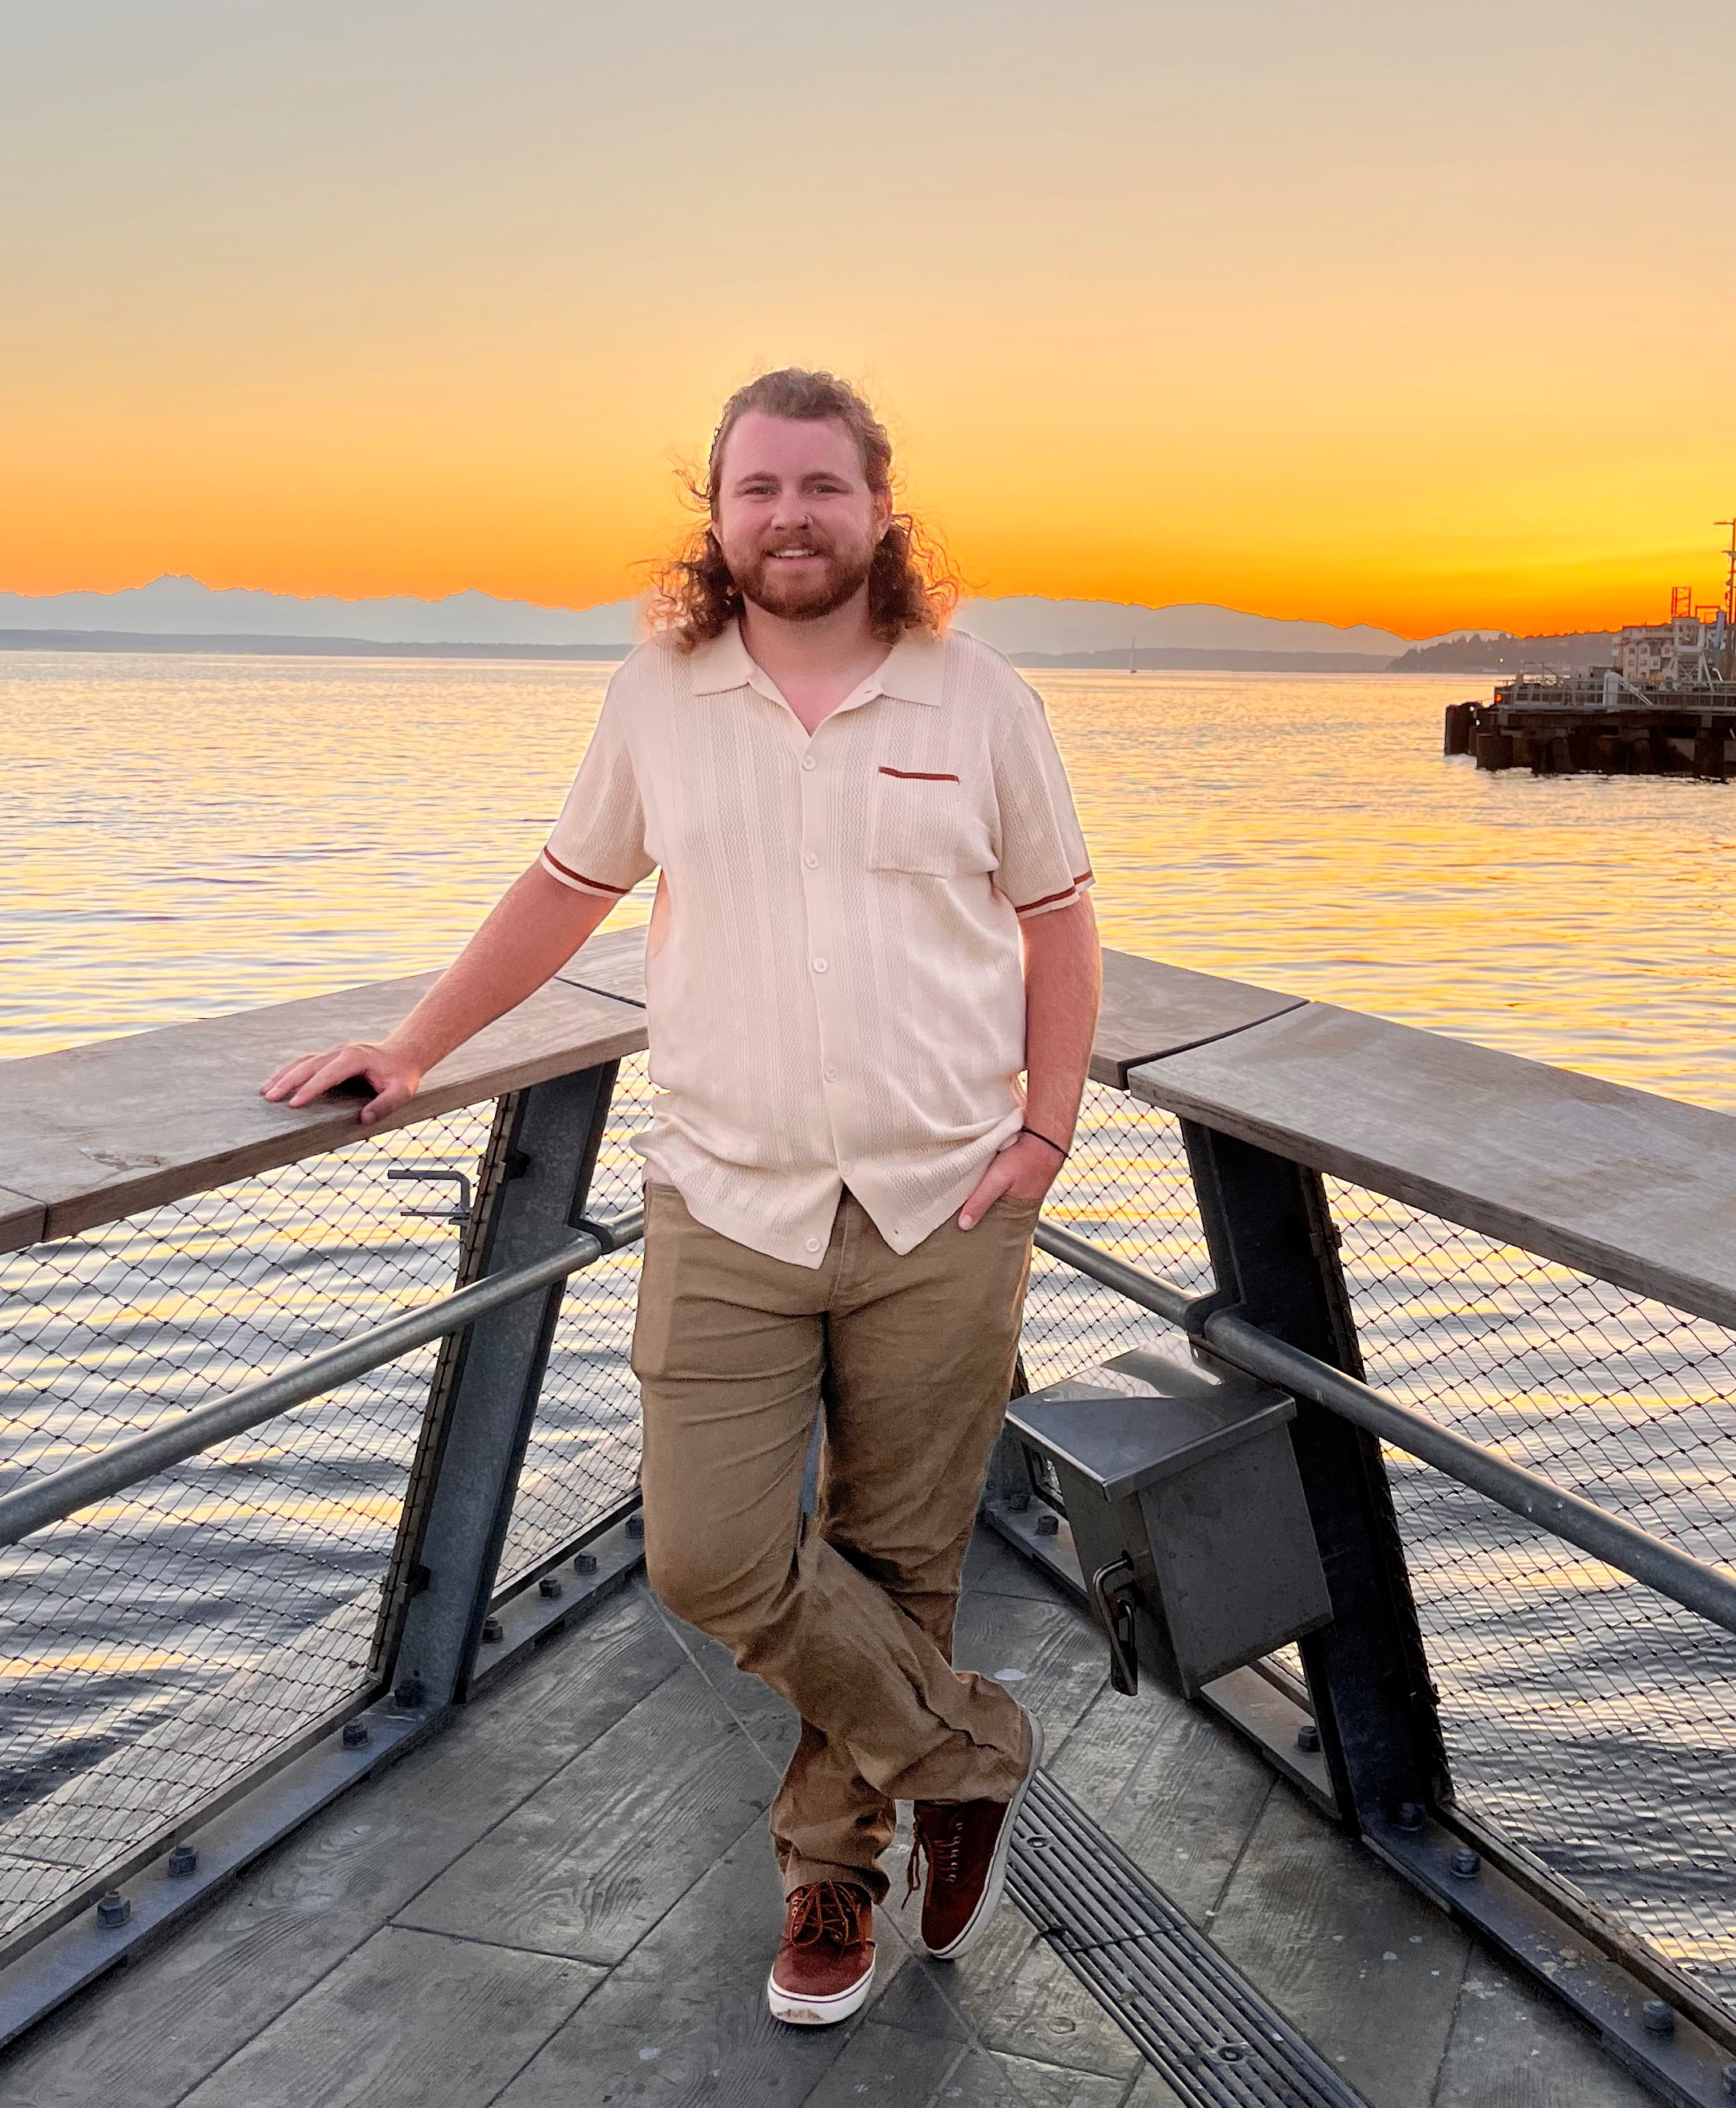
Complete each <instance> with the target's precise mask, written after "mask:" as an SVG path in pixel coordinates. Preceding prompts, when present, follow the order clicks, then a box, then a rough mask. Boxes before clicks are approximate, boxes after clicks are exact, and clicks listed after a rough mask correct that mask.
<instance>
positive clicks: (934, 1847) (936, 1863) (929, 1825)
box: [904, 1812, 965, 1903]
mask: <svg viewBox="0 0 1736 2108" xmlns="http://www.w3.org/2000/svg"><path fill="white" fill-rule="evenodd" d="M964 1844H965V1825H964V1821H963V1818H962V1817H960V1816H958V1815H951V1816H940V1815H930V1814H929V1813H926V1812H924V1813H922V1814H920V1815H919V1816H918V1817H916V1820H915V1824H914V1825H913V1834H912V1836H911V1856H910V1862H909V1864H908V1865H907V1867H906V1869H905V1875H904V1900H905V1901H906V1903H908V1902H909V1901H910V1899H911V1897H912V1896H913V1895H915V1893H916V1891H917V1890H918V1889H919V1888H920V1886H921V1885H922V1870H923V1866H924V1862H926V1863H927V1867H928V1871H929V1876H930V1878H931V1879H932V1880H933V1881H934V1883H935V1884H936V1885H937V1886H938V1887H942V1888H944V1887H947V1886H948V1885H950V1884H951V1883H953V1882H955V1881H957V1880H958V1878H959V1854H960V1851H961V1850H962V1849H964Z"/></svg>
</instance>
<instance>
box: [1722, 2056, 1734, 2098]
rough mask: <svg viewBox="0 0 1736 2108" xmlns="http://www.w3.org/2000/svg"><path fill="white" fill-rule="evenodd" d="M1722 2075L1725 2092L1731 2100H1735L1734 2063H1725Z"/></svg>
mask: <svg viewBox="0 0 1736 2108" xmlns="http://www.w3.org/2000/svg"><path fill="white" fill-rule="evenodd" d="M1722 2077H1723V2079H1724V2090H1725V2092H1726V2093H1728V2094H1729V2097H1730V2098H1731V2099H1732V2100H1733V2101H1736V2064H1727V2065H1725V2067H1724V2071H1723V2074H1722Z"/></svg>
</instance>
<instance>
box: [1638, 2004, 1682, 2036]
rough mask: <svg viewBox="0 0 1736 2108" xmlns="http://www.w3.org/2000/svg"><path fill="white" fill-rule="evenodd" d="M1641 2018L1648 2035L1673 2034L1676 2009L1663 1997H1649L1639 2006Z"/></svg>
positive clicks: (1641, 2023)
mask: <svg viewBox="0 0 1736 2108" xmlns="http://www.w3.org/2000/svg"><path fill="white" fill-rule="evenodd" d="M1639 2020H1640V2025H1641V2026H1642V2027H1644V2029H1645V2031H1646V2033H1647V2034H1648V2035H1673V2034H1675V2008H1674V2007H1672V2006H1671V2004H1670V2003H1669V2002H1668V2001H1667V2000H1666V1999H1663V1998H1648V1999H1647V2000H1646V2002H1645V2003H1644V2005H1643V2006H1642V2007H1640V2008H1639Z"/></svg>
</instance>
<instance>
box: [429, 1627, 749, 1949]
mask: <svg viewBox="0 0 1736 2108" xmlns="http://www.w3.org/2000/svg"><path fill="white" fill-rule="evenodd" d="M776 1783H777V1782H776V1778H775V1777H774V1776H773V1775H772V1773H771V1769H770V1768H769V1767H768V1766H767V1764H766V1763H765V1761H764V1759H763V1757H762V1754H761V1753H760V1752H759V1750H758V1749H757V1747H756V1745H754V1744H753V1741H751V1740H750V1739H749V1736H746V1735H745V1734H744V1733H743V1732H742V1731H741V1730H740V1727H737V1726H736V1725H735V1723H734V1722H733V1721H731V1720H730V1719H729V1718H728V1717H727V1716H726V1714H724V1713H723V1711H722V1708H721V1707H719V1705H717V1701H716V1700H715V1698H714V1697H713V1696H712V1694H711V1692H710V1691H709V1690H708V1687H707V1686H706V1684H705V1682H704V1679H703V1678H701V1677H700V1676H699V1673H698V1671H697V1670H695V1669H693V1668H692V1667H691V1665H690V1664H686V1665H684V1666H683V1667H682V1668H681V1669H678V1670H677V1672H676V1673H675V1674H674V1675H673V1676H672V1677H670V1678H668V1680H667V1681H666V1682H663V1683H660V1684H659V1686H658V1687H657V1688H656V1689H655V1690H654V1691H652V1692H651V1693H650V1696H647V1697H645V1698H643V1699H641V1700H640V1702H639V1704H638V1705H636V1706H635V1707H634V1708H633V1709H632V1712H631V1713H629V1714H627V1715H626V1716H625V1717H624V1718H623V1719H620V1720H618V1721H617V1722H616V1723H615V1725H614V1727H610V1728H609V1730H608V1732H606V1733H605V1734H603V1735H601V1736H598V1738H597V1740H596V1741H595V1742H593V1743H592V1744H591V1745H590V1746H589V1748H587V1750H584V1751H583V1752H582V1754H580V1755H579V1756H578V1757H576V1758H574V1759H573V1761H572V1762H571V1763H569V1764H567V1765H565V1766H564V1767H563V1768H561V1770H560V1771H559V1772H556V1773H555V1776H554V1777H552V1778H551V1780H550V1781H548V1783H547V1784H546V1786H542V1787H540V1788H539V1789H538V1790H537V1792H535V1793H534V1794H533V1795H531V1796H530V1797H529V1798H528V1799H527V1800H524V1801H523V1802H521V1803H520V1804H519V1806H518V1807H517V1808H515V1809H514V1810H513V1811H512V1813H510V1815H508V1816H506V1818H505V1819H504V1820H503V1821H502V1822H500V1823H498V1824H497V1826H495V1828H494V1829H492V1831H490V1832H489V1833H488V1837H487V1838H486V1839H485V1840H483V1843H482V1844H479V1845H478V1846H477V1847H475V1848H474V1849H472V1850H470V1851H469V1852H467V1853H465V1854H464V1856H463V1857H462V1858H460V1859H459V1860H457V1861H456V1863H455V1864H453V1865H452V1867H448V1868H447V1871H446V1872H444V1873H443V1874H442V1875H441V1876H439V1878H438V1880H437V1881H434V1882H433V1883H432V1884H431V1885H430V1886H429V1887H428V1888H427V1889H426V1890H425V1891H424V1892H423V1893H422V1894H421V1895H420V1896H418V1897H417V1898H416V1901H415V1902H414V1903H412V1904H411V1905H410V1906H409V1907H408V1908H407V1909H406V1910H404V1911H403V1912H400V1913H399V1914H398V1919H397V1922H398V1923H399V1924H402V1925H409V1926H416V1927H418V1928H420V1929H421V1930H423V1931H425V1932H447V1933H455V1934H457V1935H461V1936H463V1937H465V1938H469V1939H489V1940H495V1941H498V1942H499V1943H501V1944H503V1945H506V1946H515V1947H525V1948H536V1949H537V1950H539V1951H540V1952H542V1953H546V1954H567V1955H571V1956H572V1957H573V1958H574V1959H575V1960H579V1961H587V1962H602V1963H605V1964H609V1963H614V1962H618V1961H619V1960H620V1959H621V1957H623V1955H625V1954H627V1953H629V1952H630V1951H631V1950H632V1948H633V1947H634V1946H635V1945H636V1944H637V1943H638V1941H640V1940H641V1939H643V1938H644V1936H645V1934H646V1933H647V1932H648V1931H649V1930H650V1928H651V1927H652V1926H654V1925H655V1924H656V1923H657V1921H658V1920H659V1918H661V1917H663V1914H664V1913H665V1912H667V1911H668V1909H669V1908H671V1906H672V1904H673V1903H676V1902H677V1899H679V1898H680V1897H681V1896H682V1895H683V1894H685V1893H686V1890H688V1889H690V1887H691V1886H692V1885H693V1884H694V1883H695V1881H698V1880H699V1877H700V1876H701V1875H702V1874H703V1873H704V1871H705V1869H706V1868H707V1867H709V1866H710V1865H711V1864H712V1863H713V1861H714V1860H715V1859H716V1858H717V1857H718V1855H719V1854H721V1853H722V1852H724V1851H726V1850H727V1849H729V1847H730V1846H731V1844H733V1843H734V1842H735V1840H736V1839H737V1838H738V1837H740V1835H741V1834H742V1832H743V1831H744V1830H746V1829H747V1828H749V1826H753V1828H754V1829H755V1830H756V1831H758V1829H759V1826H760V1825H759V1818H760V1817H762V1815H763V1813H764V1812H765V1810H766V1808H767V1806H768V1805H769V1804H770V1802H771V1796H772V1794H773V1792H774V1791H775V1790H776Z"/></svg>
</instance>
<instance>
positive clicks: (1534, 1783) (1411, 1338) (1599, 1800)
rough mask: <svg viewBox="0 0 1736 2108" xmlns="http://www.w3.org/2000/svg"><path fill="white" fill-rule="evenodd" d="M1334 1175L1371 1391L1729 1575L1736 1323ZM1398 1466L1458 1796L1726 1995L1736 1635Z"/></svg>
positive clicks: (1496, 1510)
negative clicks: (1708, 1318) (1597, 1276)
mask: <svg viewBox="0 0 1736 2108" xmlns="http://www.w3.org/2000/svg"><path fill="white" fill-rule="evenodd" d="M1329 1193H1330V1198H1331V1201H1332V1205H1333V1214H1334V1218H1335V1219H1336V1221H1337V1223H1338V1228H1339V1231H1340V1232H1341V1234H1342V1239H1343V1243H1342V1250H1341V1254H1340V1255H1341V1258H1342V1262H1343V1266H1344V1271H1345V1276H1346V1279H1347V1282H1348V1285H1349V1288H1350V1292H1351V1302H1352V1304H1353V1307H1354V1308H1355V1311H1356V1323H1357V1329H1358V1331H1359V1334H1360V1339H1361V1344H1362V1353H1363V1358H1364V1362H1365V1367H1366V1369H1367V1372H1368V1378H1369V1381H1370V1382H1371V1383H1373V1384H1374V1385H1377V1386H1378V1388H1379V1389H1381V1390H1384V1391H1386V1392H1387V1393H1389V1394H1391V1395H1392V1397H1394V1398H1396V1399H1400V1400H1401V1401H1402V1402H1403V1403H1405V1404H1407V1405H1410V1406H1411V1407H1413V1408H1415V1409H1416V1410H1417V1411H1419V1412H1426V1413H1428V1415H1429V1416H1430V1417H1432V1418H1434V1419H1437V1420H1439V1421H1442V1422H1443V1423H1444V1424H1446V1425H1448V1426H1452V1427H1454V1428H1455V1429H1456V1430H1458V1431H1459V1433H1461V1434H1464V1435H1468V1436H1469V1437H1470V1438H1471V1439H1473V1440H1474V1441H1477V1442H1479V1443H1481V1444H1483V1445H1484V1446H1485V1447H1486V1448H1491V1449H1494V1450H1495V1451H1497V1452H1498V1453H1500V1454H1501V1455H1502V1456H1504V1457H1510V1458H1511V1459H1512V1460H1513V1462H1516V1463H1519V1464H1523V1465H1526V1466H1528V1467H1530V1468H1531V1469H1532V1470H1535V1471H1539V1472H1540V1473H1542V1474H1543V1475H1544V1476H1545V1477H1547V1478H1549V1479H1551V1480H1554V1481H1555V1483H1556V1484H1559V1485H1562V1486H1564V1487H1566V1488H1567V1489H1570V1490H1572V1492H1575V1493H1580V1494H1582V1495H1584V1496H1585V1498H1588V1499H1590V1500H1594V1501H1595V1502H1597V1503H1598V1504H1599V1506H1600V1507H1606V1508H1608V1509H1610V1510H1611V1511H1613V1512H1614V1513H1616V1514H1618V1515H1621V1516H1624V1517H1625V1518H1626V1520H1629V1521H1630V1522H1633V1523H1635V1524H1637V1525H1639V1526H1640V1527H1641V1528H1642V1529H1647V1530H1649V1531H1650V1532H1652V1533H1653V1534H1654V1535H1655V1536H1657V1537H1661V1538H1665V1539H1666V1540H1667V1541H1668V1542H1670V1543H1672V1544H1675V1545H1677V1546H1679V1547H1680V1548H1681V1549H1682V1550H1683V1551H1684V1552H1691V1553H1693V1555H1694V1556H1696V1557H1698V1558H1701V1559H1704V1560H1708V1561H1713V1562H1715V1563H1719V1564H1722V1565H1725V1567H1726V1568H1727V1569H1730V1570H1736V1411H1733V1405H1732V1401H1733V1399H1736V1333H1732V1332H1730V1331H1727V1330H1725V1328H1724V1327H1720V1326H1717V1325H1713V1324H1709V1323H1707V1322H1705V1321H1703V1320H1702V1319H1699V1318H1695V1317H1685V1316H1684V1315H1683V1314H1682V1313H1680V1312H1679V1311H1675V1310H1672V1309H1670V1308H1667V1307H1666V1306H1665V1305H1664V1304H1660V1303H1656V1302H1653V1301H1651V1300H1649V1299H1647V1298H1645V1297H1644V1296H1640V1295H1633V1294H1630V1292H1629V1291H1627V1290H1624V1289H1620V1288H1615V1287H1612V1286H1609V1285H1608V1283H1607V1282H1604V1281H1595V1280H1593V1279H1591V1278H1590V1277H1588V1276H1586V1275H1584V1274H1581V1273H1577V1272H1574V1271H1573V1270H1572V1268H1567V1267H1564V1266H1560V1265H1557V1264H1555V1263H1553V1262H1551V1261H1549V1260H1547V1259H1538V1258H1536V1257H1534V1256H1533V1255H1532V1254H1530V1253H1528V1252H1525V1251H1521V1250H1516V1249H1515V1248H1513V1246H1511V1245H1501V1244H1498V1243H1496V1242H1495V1241H1493V1240H1491V1239H1490V1238H1487V1237H1485V1236H1481V1235H1479V1234H1478V1233H1477V1232H1476V1231H1473V1230H1467V1229H1461V1228H1459V1227H1457V1226H1456V1225H1455V1224H1453V1223H1446V1222H1443V1221H1441V1219H1439V1218H1437V1217H1434V1216H1430V1215H1426V1214H1421V1213H1419V1211H1418V1210H1416V1209H1412V1208H1410V1207H1407V1206H1405V1205H1404V1204H1402V1203H1401V1202H1399V1201H1396V1200H1387V1199H1385V1198H1383V1196H1379V1195H1377V1194H1374V1193H1370V1192H1368V1191H1364V1190H1362V1189H1360V1188H1359V1187H1351V1186H1347V1185H1344V1184H1342V1183H1341V1182H1338V1181H1330V1182H1329ZM1387 1462H1388V1468H1389V1471H1390V1474H1391V1476H1392V1483H1393V1492H1394V1498H1395V1502H1396V1507H1397V1510H1398V1516H1399V1522H1400V1527H1401V1532H1402V1534H1403V1536H1404V1540H1405V1552H1406V1557H1407V1560H1408V1562H1409V1565H1410V1577H1411V1582H1412V1586H1413V1588H1414V1592H1415V1596H1416V1601H1417V1609H1418V1614H1419V1618H1420V1619H1421V1622H1422V1626H1423V1635H1424V1638H1425V1640H1426V1642H1427V1644H1428V1655H1429V1660H1430V1664H1431V1666H1432V1673H1433V1677H1434V1680H1435V1682H1436V1684H1437V1687H1438V1688H1439V1691H1440V1694H1441V1721H1442V1726H1443V1728H1444V1730H1445V1732H1446V1741H1447V1747H1448V1752H1449V1755H1450V1760H1451V1763H1452V1767H1453V1776H1454V1780H1455V1790H1456V1792H1457V1794H1458V1797H1459V1799H1460V1801H1461V1802H1462V1803H1463V1804H1464V1805H1465V1807H1466V1808H1468V1810H1471V1811H1474V1812H1475V1813H1478V1814H1480V1815H1482V1816H1485V1817H1487V1818H1489V1819H1490V1820H1491V1822H1494V1823H1495V1824H1497V1825H1498V1826H1500V1828H1501V1830H1502V1831H1504V1833H1506V1834H1507V1835H1509V1836H1510V1837H1511V1838H1513V1840H1515V1841H1516V1842H1518V1844H1520V1845H1522V1847H1525V1848H1527V1849H1529V1851H1530V1852H1531V1853H1532V1854H1535V1855H1536V1857H1537V1858H1540V1859H1541V1860H1542V1861H1543V1863H1545V1865H1546V1866H1548V1867H1551V1868H1553V1869H1554V1871H1555V1872H1558V1874H1560V1875H1562V1876H1565V1877H1566V1878H1567V1880H1568V1881H1571V1882H1572V1883H1573V1884H1574V1885H1576V1887H1577V1888H1579V1889H1580V1890H1581V1891H1582V1892H1583V1893H1584V1894H1585V1895H1587V1896H1588V1897H1590V1899H1592V1900H1593V1901H1594V1903H1599V1904H1600V1905H1602V1906H1603V1907H1604V1908H1606V1909H1607V1910H1608V1911H1609V1912H1612V1914H1613V1915H1615V1916H1616V1917H1618V1918H1620V1919H1621V1920H1622V1921H1625V1922H1626V1924H1627V1925H1628V1926H1630V1927H1631V1928H1632V1929H1633V1930H1635V1931H1637V1932H1639V1933H1640V1934H1641V1935H1643V1936H1644V1937H1645V1938H1646V1939H1648V1940H1649V1941H1650V1942H1651V1944H1653V1946H1654V1947H1656V1948H1658V1949H1659V1951H1660V1952H1662V1953H1664V1954H1666V1956H1668V1957H1670V1958H1671V1960H1672V1961H1674V1962H1676V1963H1677V1964H1678V1965H1679V1966H1681V1967H1682V1968H1683V1969H1684V1970H1685V1971H1688V1972H1689V1973H1690V1974H1691V1975H1694V1976H1695V1977H1697V1978H1698V1979H1699V1980H1701V1981H1702V1984H1704V1986H1705V1987H1706V1989H1707V1990H1708V1991H1709V1992H1711V1993H1712V1994H1713V1995H1715V1996H1717V1997H1720V1998H1722V1999H1723V2000H1724V2001H1725V2002H1726V2003H1728V2004H1729V2005H1731V2006H1732V2007H1733V2009H1736V1637H1732V1636H1731V1635H1729V1633H1725V1632H1722V1631H1721V1630H1720V1628H1718V1627H1716V1626H1715V1625H1711V1624H1707V1623H1706V1622H1705V1621H1704V1620H1703V1619H1698V1618H1696V1617H1693V1615H1690V1614H1689V1612H1687V1611H1685V1610H1680V1609H1678V1608H1677V1607H1676V1606H1675V1605H1674V1604H1673V1603H1671V1602H1670V1601H1668V1599H1667V1598H1666V1597H1662V1596H1659V1595H1657V1594H1655V1593H1654V1592H1653V1591H1652V1590H1650V1589H1648V1588H1642V1587H1641V1586H1640V1585H1639V1583H1637V1582H1633V1581H1630V1580H1629V1579H1627V1578H1626V1576H1625V1575H1622V1574H1617V1573H1616V1572H1615V1571H1613V1570H1612V1569H1611V1568H1609V1567H1607V1566H1603V1565H1600V1564H1599V1562H1597V1561H1594V1560H1592V1559H1590V1558H1589V1557H1587V1556H1585V1555H1584V1554H1583V1553H1581V1552H1578V1551H1577V1550H1576V1548H1575V1547H1572V1546H1571V1545H1567V1544H1563V1543H1562V1542H1561V1541H1560V1539H1558V1538H1554V1537H1551V1536H1549V1534H1547V1533H1546V1532H1545V1531H1543V1530H1541V1529H1538V1528H1536V1526H1535V1525H1531V1524H1529V1523H1527V1522H1525V1521H1524V1520H1522V1519H1521V1518H1520V1517H1518V1516H1514V1515H1512V1514H1510V1513H1509V1511H1507V1510H1506V1509H1504V1508H1502V1507H1497V1506H1496V1505H1495V1503H1494V1502H1491V1501H1488V1500H1486V1499H1485V1498H1483V1497H1482V1495H1480V1494H1477V1493H1472V1492H1471V1491H1469V1490H1468V1489H1467V1488H1465V1487H1463V1486H1460V1485H1459V1484H1457V1483H1456V1482H1455V1480H1451V1479H1449V1478H1447V1477H1446V1476H1445V1475H1442V1474H1441V1473H1440V1472H1437V1471H1432V1470H1431V1469H1430V1468H1429V1467H1428V1466H1426V1465H1423V1464H1419V1463H1417V1462H1414V1460H1413V1459H1411V1458H1409V1457H1404V1456H1401V1455H1399V1454H1396V1453H1388V1459H1387Z"/></svg>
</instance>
